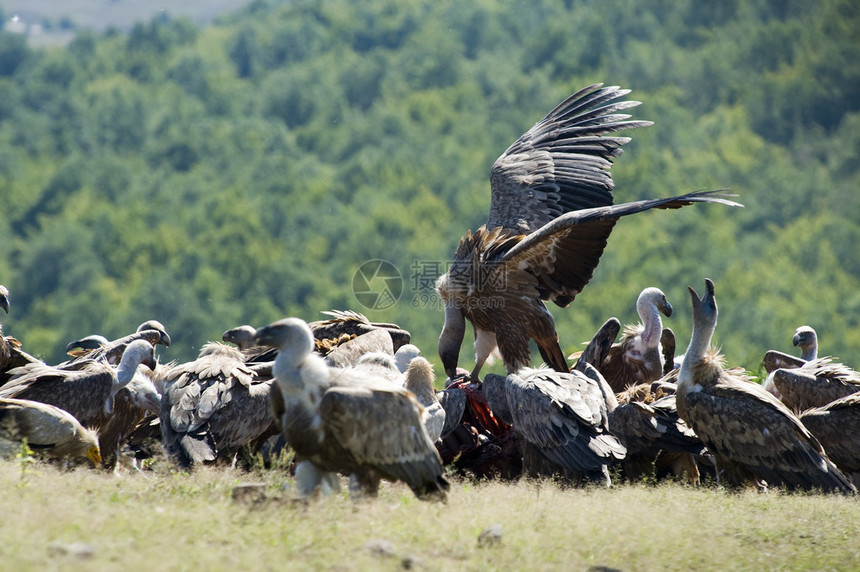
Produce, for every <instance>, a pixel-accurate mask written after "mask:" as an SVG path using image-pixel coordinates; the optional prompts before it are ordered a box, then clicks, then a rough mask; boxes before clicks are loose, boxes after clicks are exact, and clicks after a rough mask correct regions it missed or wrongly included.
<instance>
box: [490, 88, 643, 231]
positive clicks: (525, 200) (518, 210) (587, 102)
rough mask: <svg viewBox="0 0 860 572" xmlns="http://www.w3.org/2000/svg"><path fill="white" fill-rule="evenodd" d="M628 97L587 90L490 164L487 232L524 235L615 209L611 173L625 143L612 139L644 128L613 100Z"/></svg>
mask: <svg viewBox="0 0 860 572" xmlns="http://www.w3.org/2000/svg"><path fill="white" fill-rule="evenodd" d="M628 93H630V90H627V89H620V88H618V87H602V84H595V85H591V86H588V87H586V88H584V89H582V90H580V91H578V92H576V93H574V94H573V95H571V96H570V97H568V98H567V99H565V100H564V101H563V102H562V103H560V104H559V105H558V106H557V107H556V108H555V109H553V110H552V111H550V112H549V114H547V116H546V117H544V118H543V119H541V120H540V121H539V122H538V123H536V124H535V125H534V127H532V128H531V129H529V130H528V132H526V133H525V134H523V135H522V136H521V137H520V138H519V139H517V140H516V141H515V142H514V144H513V145H511V146H510V147H509V148H508V149H507V151H505V152H504V153H503V154H502V155H501V156H500V157H499V158H498V159H497V160H496V162H495V163H494V164H493V169H492V172H491V174H490V185H491V190H492V200H491V204H490V214H489V217H488V218H487V228H495V227H498V226H501V227H504V228H506V229H511V230H514V231H516V232H517V233H522V234H528V233H530V232H533V231H535V230H537V229H538V228H540V227H542V226H543V225H545V224H546V223H548V222H550V221H551V220H552V219H554V218H556V217H557V216H559V215H562V214H564V213H566V212H569V211H573V210H579V209H585V208H592V207H598V206H606V205H611V204H612V189H613V186H614V185H613V182H612V177H611V176H610V174H609V169H610V167H611V166H612V161H613V159H614V158H615V157H617V156H619V155H620V154H621V146H622V145H624V144H625V143H627V142H628V141H630V138H629V137H616V136H612V135H611V134H612V133H615V132H618V131H623V130H627V129H633V128H636V127H645V126H648V125H651V122H650V121H628V119H629V117H630V116H629V115H625V114H616V112H618V111H622V110H624V109H628V108H631V107H635V106H637V105H639V102H638V101H616V102H613V100H616V99H618V98H619V97H623V96H625V95H627V94H628Z"/></svg>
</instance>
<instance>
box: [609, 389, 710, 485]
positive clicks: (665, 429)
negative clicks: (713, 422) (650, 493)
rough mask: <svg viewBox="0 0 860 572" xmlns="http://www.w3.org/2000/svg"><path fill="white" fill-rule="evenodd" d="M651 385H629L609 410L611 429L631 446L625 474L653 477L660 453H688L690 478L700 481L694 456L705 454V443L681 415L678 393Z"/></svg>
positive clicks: (633, 478)
mask: <svg viewBox="0 0 860 572" xmlns="http://www.w3.org/2000/svg"><path fill="white" fill-rule="evenodd" d="M651 386H652V384H639V385H636V386H630V387H628V389H627V390H626V391H625V392H623V393H621V394H619V396H618V401H619V404H618V407H616V408H615V409H613V410H612V411H610V412H609V430H610V431H612V433H613V434H614V435H616V436H617V437H618V438H619V439H620V440H621V442H622V443H623V444H624V446H625V447H626V448H627V456H626V457H625V458H624V460H623V461H622V463H621V466H622V468H623V475H624V477H625V478H626V479H628V480H630V481H638V480H640V479H642V478H647V477H651V476H652V475H655V468H656V466H655V463H656V462H657V459H658V457H659V456H660V455H662V456H664V457H665V456H667V455H672V458H673V460H675V459H677V458H680V456H684V457H685V461H686V462H685V463H684V465H683V467H684V469H685V472H686V473H687V475H686V476H687V479H688V480H689V482H690V483H691V484H697V483H698V481H699V470H698V467H697V465H696V461H695V458H694V457H693V456H694V455H702V454H704V453H705V446H704V444H703V443H702V441H701V439H699V438H698V436H697V435H696V434H695V432H694V431H693V430H692V429H690V428H689V427H688V426H687V424H686V423H685V422H684V421H683V419H681V418H680V416H679V415H678V409H677V407H676V402H675V395H674V393H664V391H663V389H662V387H663V386H662V385H658V386H657V389H656V390H654V391H652V389H651ZM679 476H680V475H679Z"/></svg>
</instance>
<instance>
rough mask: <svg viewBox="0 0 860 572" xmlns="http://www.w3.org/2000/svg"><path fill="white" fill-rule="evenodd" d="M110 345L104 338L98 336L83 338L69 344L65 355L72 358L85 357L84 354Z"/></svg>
mask: <svg viewBox="0 0 860 572" xmlns="http://www.w3.org/2000/svg"><path fill="white" fill-rule="evenodd" d="M109 343H110V340H108V339H107V338H106V337H104V336H101V335H99V334H93V335H91V336H86V337H83V338H81V339H79V340H75V341H73V342H69V343H68V344H67V345H66V353H67V354H68V355H70V356H73V357H78V356H81V355H85V354H86V353H88V352H90V351H92V350H97V349H99V348H102V347H105V346H106V345H108V344H109Z"/></svg>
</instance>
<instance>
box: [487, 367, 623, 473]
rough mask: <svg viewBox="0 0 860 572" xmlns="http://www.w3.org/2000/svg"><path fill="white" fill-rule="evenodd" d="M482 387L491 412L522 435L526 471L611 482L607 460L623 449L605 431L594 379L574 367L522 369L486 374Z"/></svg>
mask: <svg viewBox="0 0 860 572" xmlns="http://www.w3.org/2000/svg"><path fill="white" fill-rule="evenodd" d="M481 390H482V391H483V393H484V396H485V397H486V398H487V403H488V404H489V406H490V409H491V410H492V412H493V414H494V415H496V416H497V417H499V419H501V420H502V421H504V422H505V423H507V424H509V425H511V426H512V427H513V429H514V431H515V432H516V433H517V434H519V435H520V436H521V438H522V446H523V471H524V472H525V473H526V474H528V475H529V476H556V475H557V476H562V477H563V478H565V479H566V480H567V481H569V482H573V483H578V482H579V481H580V480H581V478H582V477H586V478H588V479H589V480H590V481H593V482H596V483H600V484H605V485H609V484H610V478H609V465H611V464H612V463H613V462H614V461H617V460H619V459H623V458H624V455H625V452H626V450H625V448H624V445H622V444H621V442H620V441H619V440H618V438H617V437H616V436H615V435H613V434H612V433H610V432H609V425H608V412H607V409H606V403H605V401H604V398H603V392H602V391H601V390H600V388H599V387H598V385H597V384H596V383H595V382H594V380H592V379H591V378H589V377H588V376H586V375H585V374H583V373H581V372H579V371H578V370H573V371H572V372H565V373H562V372H556V371H552V370H550V369H546V368H542V369H529V368H524V369H522V370H520V371H519V372H517V373H512V374H508V375H507V376H502V375H494V374H487V376H486V377H485V378H484V382H483V384H482V385H481Z"/></svg>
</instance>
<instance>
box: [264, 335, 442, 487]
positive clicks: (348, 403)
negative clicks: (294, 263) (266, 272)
mask: <svg viewBox="0 0 860 572" xmlns="http://www.w3.org/2000/svg"><path fill="white" fill-rule="evenodd" d="M257 343H258V344H260V345H266V346H271V347H275V348H277V349H278V357H277V358H276V360H275V365H274V368H273V372H274V375H275V379H276V381H277V386H278V389H279V391H277V392H272V407H273V409H274V410H275V411H276V415H277V416H278V422H279V423H280V427H281V430H282V432H283V435H284V437H285V438H286V440H287V442H288V443H289V444H290V446H291V447H293V449H294V450H295V451H296V454H297V458H300V459H301V460H302V462H300V463H299V466H297V468H296V480H297V485H298V488H299V490H300V492H301V493H302V494H305V495H307V494H311V493H312V492H313V491H314V490H316V488H317V487H318V486H320V485H322V484H324V483H325V482H327V481H328V480H329V476H330V475H331V474H332V473H338V472H339V473H343V474H347V475H350V479H351V483H350V493H351V495H369V496H375V495H376V494H377V491H378V488H379V481H380V479H382V478H385V479H388V480H391V481H403V482H405V483H406V484H407V485H408V486H409V488H410V489H411V490H412V491H413V492H414V493H415V495H416V496H417V497H418V498H420V499H437V500H445V498H446V496H447V490H448V488H449V485H448V482H447V480H446V479H445V477H444V475H443V473H442V465H441V460H440V458H439V454H438V453H437V452H436V449H435V448H434V446H433V443H432V441H431V440H430V437H429V436H428V435H427V430H426V429H425V428H424V424H423V423H422V420H421V405H420V404H419V403H418V401H417V400H416V399H415V396H414V395H413V394H412V393H411V392H409V391H407V390H406V389H405V388H403V387H397V386H395V385H393V384H390V383H387V382H379V381H377V380H375V379H374V378H373V377H370V376H367V374H366V373H362V372H361V371H360V370H359V369H357V368H331V367H329V366H328V365H326V363H325V361H324V360H323V358H321V357H320V356H319V355H317V354H315V353H313V349H314V337H313V333H312V332H311V329H310V327H309V326H308V324H306V323H305V322H304V321H302V320H300V319H298V318H287V319H284V320H279V321H277V322H274V323H273V324H270V325H269V326H266V327H264V328H261V329H260V330H258V332H257ZM300 468H302V469H303V470H301V471H300V470H299V469H300Z"/></svg>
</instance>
